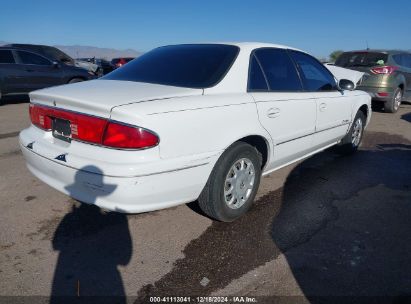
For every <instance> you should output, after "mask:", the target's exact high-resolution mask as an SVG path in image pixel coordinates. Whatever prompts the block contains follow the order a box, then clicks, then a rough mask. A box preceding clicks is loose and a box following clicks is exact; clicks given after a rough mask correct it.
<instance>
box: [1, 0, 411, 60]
mask: <svg viewBox="0 0 411 304" xmlns="http://www.w3.org/2000/svg"><path fill="white" fill-rule="evenodd" d="M0 16H1V17H0V41H1V40H2V41H7V42H20V43H22V42H26V43H41V44H61V45H90V46H98V47H110V48H117V49H126V48H133V49H136V50H139V51H147V50H150V49H151V48H154V47H156V46H160V45H164V44H171V43H187V42H201V41H207V42H208V41H260V42H273V43H279V44H286V45H290V46H294V47H297V48H300V49H303V50H306V51H308V52H311V53H312V54H313V55H315V56H318V57H323V56H328V55H329V54H330V52H331V51H333V50H336V49H343V50H350V49H362V48H365V47H366V41H368V44H369V46H370V47H371V48H401V49H411V0H396V1H387V0H385V1H383V0H375V1H371V0H356V1H354V0H340V1H336V0H328V1H325V0H311V1H309V0H307V1H302V0H300V1H297V0H283V1H274V0H271V1H270V0H267V1H262V0H261V1H260V0H248V1H241V0H238V1H231V0H220V1H214V0H202V1H196V0H191V1H185V0H184V1H178V0H169V1H155V0H152V1H138V0H135V1H120V0H117V1H88V0H83V1H77V0H74V1H73V0H69V1H59V0H54V1H42V0H26V1H20V0H8V1H7V0H6V1H1V6H0Z"/></svg>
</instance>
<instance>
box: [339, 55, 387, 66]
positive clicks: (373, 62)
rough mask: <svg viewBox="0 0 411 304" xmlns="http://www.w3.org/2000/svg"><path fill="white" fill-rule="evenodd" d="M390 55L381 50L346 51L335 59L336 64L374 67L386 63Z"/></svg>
mask: <svg viewBox="0 0 411 304" xmlns="http://www.w3.org/2000/svg"><path fill="white" fill-rule="evenodd" d="M387 61H388V55H387V54H384V53H379V52H346V53H342V54H341V55H340V56H339V57H338V58H337V60H336V61H335V65H336V66H340V67H343V68H346V67H361V66H363V67H373V66H378V65H385V64H386V63H387Z"/></svg>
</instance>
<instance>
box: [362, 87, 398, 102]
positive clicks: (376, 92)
mask: <svg viewBox="0 0 411 304" xmlns="http://www.w3.org/2000/svg"><path fill="white" fill-rule="evenodd" d="M357 90H361V91H365V92H367V93H368V94H370V96H371V98H372V100H375V101H381V102H385V101H389V100H391V99H392V98H393V96H394V91H395V89H394V88H393V87H370V86H358V87H357Z"/></svg>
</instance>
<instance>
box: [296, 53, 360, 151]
mask: <svg viewBox="0 0 411 304" xmlns="http://www.w3.org/2000/svg"><path fill="white" fill-rule="evenodd" d="M290 54H291V56H292V58H293V60H294V61H295V62H296V63H297V66H298V70H299V72H300V76H301V79H302V81H303V84H304V89H305V90H306V91H308V92H312V94H313V96H314V97H315V100H316V107H317V110H316V111H317V122H316V127H315V136H314V142H313V145H314V148H315V149H320V148H322V147H325V146H328V145H330V144H332V143H335V142H337V141H339V140H340V139H341V138H342V137H344V135H345V134H346V133H347V130H348V127H349V125H350V122H351V111H352V102H351V98H352V97H351V96H352V95H353V93H352V92H341V91H339V90H338V87H337V82H336V79H335V77H334V76H333V75H332V74H331V72H330V71H329V70H328V69H327V68H326V67H325V66H324V65H323V64H321V63H320V62H319V61H318V60H317V59H315V58H314V57H312V56H310V55H308V54H305V53H302V52H298V51H290Z"/></svg>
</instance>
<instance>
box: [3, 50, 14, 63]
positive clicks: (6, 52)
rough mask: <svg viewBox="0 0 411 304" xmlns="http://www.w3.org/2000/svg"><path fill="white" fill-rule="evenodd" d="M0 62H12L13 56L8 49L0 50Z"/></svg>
mask: <svg viewBox="0 0 411 304" xmlns="http://www.w3.org/2000/svg"><path fill="white" fill-rule="evenodd" d="M0 63H5V64H7V63H14V57H13V54H12V52H11V51H10V50H0Z"/></svg>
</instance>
